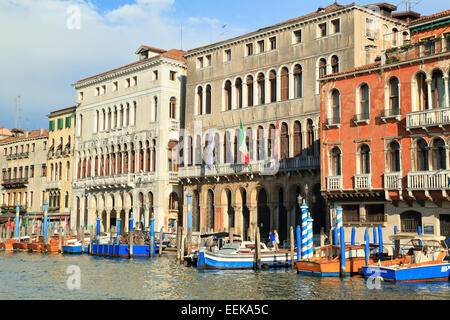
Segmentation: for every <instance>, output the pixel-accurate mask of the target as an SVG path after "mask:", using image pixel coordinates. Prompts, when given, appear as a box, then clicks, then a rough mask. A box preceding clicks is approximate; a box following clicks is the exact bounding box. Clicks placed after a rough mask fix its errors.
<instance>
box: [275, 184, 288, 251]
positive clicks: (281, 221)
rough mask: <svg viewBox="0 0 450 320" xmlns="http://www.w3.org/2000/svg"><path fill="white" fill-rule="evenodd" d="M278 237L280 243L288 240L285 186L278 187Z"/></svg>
mask: <svg viewBox="0 0 450 320" xmlns="http://www.w3.org/2000/svg"><path fill="white" fill-rule="evenodd" d="M277 231H278V237H279V240H280V244H282V243H283V241H284V240H287V210H286V207H285V206H284V192H283V188H281V187H280V188H279V189H278V230H277Z"/></svg>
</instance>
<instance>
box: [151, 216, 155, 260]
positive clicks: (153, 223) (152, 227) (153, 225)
mask: <svg viewBox="0 0 450 320" xmlns="http://www.w3.org/2000/svg"><path fill="white" fill-rule="evenodd" d="M154 253H155V217H154V215H153V212H152V217H151V219H150V257H152V258H153V255H154Z"/></svg>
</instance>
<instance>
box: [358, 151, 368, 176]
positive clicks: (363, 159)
mask: <svg viewBox="0 0 450 320" xmlns="http://www.w3.org/2000/svg"><path fill="white" fill-rule="evenodd" d="M359 165H360V167H359V168H360V173H361V174H369V173H370V148H369V146H368V145H367V144H363V145H362V146H361V147H360V149H359Z"/></svg>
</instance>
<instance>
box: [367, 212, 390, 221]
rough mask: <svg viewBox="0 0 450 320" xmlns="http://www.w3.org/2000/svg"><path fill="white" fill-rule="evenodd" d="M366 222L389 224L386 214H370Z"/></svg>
mask: <svg viewBox="0 0 450 320" xmlns="http://www.w3.org/2000/svg"><path fill="white" fill-rule="evenodd" d="M366 222H387V215H386V214H368V215H366Z"/></svg>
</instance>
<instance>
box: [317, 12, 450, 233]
mask: <svg viewBox="0 0 450 320" xmlns="http://www.w3.org/2000/svg"><path fill="white" fill-rule="evenodd" d="M391 37H392V44H394V43H395V44H397V45H399V43H400V44H401V45H400V46H397V47H392V48H390V49H388V50H386V51H384V52H383V54H382V57H381V59H378V61H376V62H374V63H372V64H369V65H366V66H362V67H358V68H354V69H350V70H347V71H343V72H339V73H334V74H331V75H328V76H325V77H323V78H321V80H322V81H321V82H322V83H321V155H322V157H321V183H322V194H323V195H324V197H325V198H326V199H327V202H328V205H329V208H330V218H331V227H334V222H335V208H336V206H342V208H343V220H344V226H349V227H351V226H355V227H357V241H362V240H363V236H364V231H365V229H366V228H370V227H374V226H378V225H380V224H381V225H382V226H383V227H384V230H385V232H384V233H385V234H386V235H387V236H388V235H390V234H392V233H393V230H394V226H397V227H398V229H399V231H400V232H417V229H418V227H419V226H420V227H421V228H422V230H423V232H424V233H428V234H435V235H445V236H447V237H449V236H450V169H449V168H450V163H449V150H450V97H449V86H450V82H449V72H450V59H449V57H450V10H447V11H444V12H441V13H438V14H434V15H431V16H426V17H422V18H419V19H416V20H414V21H412V22H411V23H410V24H409V32H405V31H403V30H396V32H394V33H393V34H391ZM400 38H401V40H400ZM347 229H350V228H347ZM348 232H350V230H348ZM347 237H348V235H347ZM371 239H372V237H371ZM386 239H388V238H387V237H386Z"/></svg>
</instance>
